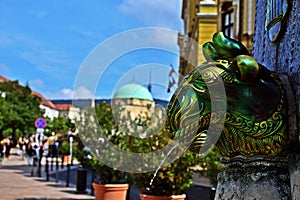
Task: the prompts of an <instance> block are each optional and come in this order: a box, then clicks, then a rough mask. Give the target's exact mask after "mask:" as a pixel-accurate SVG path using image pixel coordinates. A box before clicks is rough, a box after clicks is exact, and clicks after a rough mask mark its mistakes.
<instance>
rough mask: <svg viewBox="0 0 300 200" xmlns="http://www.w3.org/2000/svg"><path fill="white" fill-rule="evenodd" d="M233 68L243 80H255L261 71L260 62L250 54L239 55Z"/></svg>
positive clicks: (234, 61)
mask: <svg viewBox="0 0 300 200" xmlns="http://www.w3.org/2000/svg"><path fill="white" fill-rule="evenodd" d="M231 69H232V70H233V72H234V73H235V74H236V76H237V79H238V80H240V81H243V82H248V83H250V82H253V81H254V80H255V79H256V77H257V75H258V72H259V64H258V63H257V62H256V60H255V59H254V58H252V57H250V56H246V55H240V56H237V57H236V58H235V59H234V60H233V62H232V64H231Z"/></svg>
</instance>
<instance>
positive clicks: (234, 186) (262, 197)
mask: <svg viewBox="0 0 300 200" xmlns="http://www.w3.org/2000/svg"><path fill="white" fill-rule="evenodd" d="M222 164H223V165H224V171H222V172H220V173H219V175H218V185H217V190H216V196H215V200H219V199H220V200H223V199H224V200H225V199H226V200H227V199H234V200H242V199H243V200H250V199H251V200H254V199H255V200H277V199H278V200H289V199H291V195H290V178H289V170H288V162H287V159H279V158H263V157H259V158H251V159H249V158H234V159H231V160H226V159H224V160H222Z"/></svg>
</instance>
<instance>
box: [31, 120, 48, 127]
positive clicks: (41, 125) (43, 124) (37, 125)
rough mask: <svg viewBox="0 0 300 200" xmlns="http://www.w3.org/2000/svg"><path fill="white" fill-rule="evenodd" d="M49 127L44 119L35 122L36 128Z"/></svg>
mask: <svg viewBox="0 0 300 200" xmlns="http://www.w3.org/2000/svg"><path fill="white" fill-rule="evenodd" d="M46 125H47V122H46V120H45V119H44V118H37V119H36V120H35V122H34V126H35V127H36V128H45V127H46Z"/></svg>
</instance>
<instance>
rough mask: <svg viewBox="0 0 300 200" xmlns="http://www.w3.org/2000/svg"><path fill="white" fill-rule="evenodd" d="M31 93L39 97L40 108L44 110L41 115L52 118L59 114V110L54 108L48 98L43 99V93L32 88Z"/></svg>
mask: <svg viewBox="0 0 300 200" xmlns="http://www.w3.org/2000/svg"><path fill="white" fill-rule="evenodd" d="M32 94H34V95H36V96H38V97H40V99H41V104H40V108H41V109H43V110H44V111H45V113H44V116H43V117H49V118H50V119H54V118H55V117H58V116H59V111H58V110H57V109H56V106H55V105H54V104H53V103H52V102H51V101H50V100H47V99H45V97H44V96H43V95H41V94H40V93H38V92H36V91H34V90H32Z"/></svg>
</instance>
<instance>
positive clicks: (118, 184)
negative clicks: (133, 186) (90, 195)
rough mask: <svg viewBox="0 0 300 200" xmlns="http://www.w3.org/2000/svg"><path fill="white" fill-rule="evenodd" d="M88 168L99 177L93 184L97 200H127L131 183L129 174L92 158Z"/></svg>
mask: <svg viewBox="0 0 300 200" xmlns="http://www.w3.org/2000/svg"><path fill="white" fill-rule="evenodd" d="M88 166H89V167H90V168H91V169H93V171H94V173H95V174H96V175H97V180H95V181H94V183H93V188H94V191H95V197H96V200H109V199H114V200H125V199H126V195H127V190H128V188H129V183H128V181H127V176H128V174H127V173H125V172H121V171H119V170H116V169H113V168H111V167H109V166H107V165H105V164H103V163H102V162H101V161H100V160H98V159H97V158H91V159H90V161H89V164H88Z"/></svg>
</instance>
